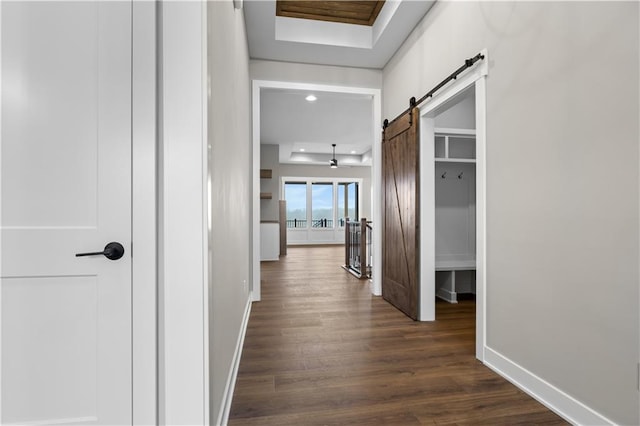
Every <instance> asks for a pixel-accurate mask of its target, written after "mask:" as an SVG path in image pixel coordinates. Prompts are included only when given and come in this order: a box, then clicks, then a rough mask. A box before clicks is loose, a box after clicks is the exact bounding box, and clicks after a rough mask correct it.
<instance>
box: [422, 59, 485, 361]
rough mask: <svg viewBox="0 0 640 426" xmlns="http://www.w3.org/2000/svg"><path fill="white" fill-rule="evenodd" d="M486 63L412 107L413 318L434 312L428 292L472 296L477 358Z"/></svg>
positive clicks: (480, 349)
mask: <svg viewBox="0 0 640 426" xmlns="http://www.w3.org/2000/svg"><path fill="white" fill-rule="evenodd" d="M483 54H484V55H485V57H486V52H483ZM487 63H488V61H487V60H485V61H482V63H481V64H480V65H479V66H478V67H477V68H475V69H473V70H471V71H470V72H469V73H468V74H465V75H464V76H463V77H460V78H458V79H457V80H456V81H455V82H454V83H453V84H451V86H449V87H448V88H446V89H444V90H443V91H442V92H440V93H439V94H438V95H436V96H434V97H433V98H432V99H431V100H430V101H428V102H427V103H426V104H424V105H422V106H421V107H420V108H421V111H420V115H421V118H420V144H421V149H420V170H421V175H420V187H421V188H422V190H421V197H420V212H421V214H420V221H421V224H422V227H421V231H420V240H421V241H422V245H421V252H420V265H421V266H420V277H421V279H420V320H421V321H433V320H435V319H436V299H438V300H444V301H445V303H457V302H458V300H459V299H461V298H465V299H466V298H470V299H472V300H475V318H476V321H475V323H476V324H475V352H476V358H478V359H479V360H481V361H482V360H484V347H485V340H486V332H485V318H486V303H485V300H486V292H485V283H486V260H485V256H486V247H485V241H486V220H485V217H486V166H485V164H486V163H485V152H486V106H485V105H486V84H485V76H486V75H487V71H488V69H487Z"/></svg>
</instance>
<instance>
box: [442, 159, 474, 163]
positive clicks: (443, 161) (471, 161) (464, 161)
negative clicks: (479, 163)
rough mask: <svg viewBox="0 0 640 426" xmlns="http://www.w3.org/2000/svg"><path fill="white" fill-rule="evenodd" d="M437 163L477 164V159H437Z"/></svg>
mask: <svg viewBox="0 0 640 426" xmlns="http://www.w3.org/2000/svg"><path fill="white" fill-rule="evenodd" d="M435 161H436V163H475V162H476V159H475V158H435Z"/></svg>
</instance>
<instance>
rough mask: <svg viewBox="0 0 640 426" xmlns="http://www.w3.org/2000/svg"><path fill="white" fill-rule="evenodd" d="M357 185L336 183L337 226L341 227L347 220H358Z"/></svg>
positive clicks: (353, 183)
mask: <svg viewBox="0 0 640 426" xmlns="http://www.w3.org/2000/svg"><path fill="white" fill-rule="evenodd" d="M358 216H359V215H358V184H357V183H356V182H340V183H338V226H340V227H343V226H344V223H345V221H346V219H347V218H349V220H358Z"/></svg>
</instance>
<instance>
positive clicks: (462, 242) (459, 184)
mask: <svg viewBox="0 0 640 426" xmlns="http://www.w3.org/2000/svg"><path fill="white" fill-rule="evenodd" d="M474 102H475V99H474V98H473V97H468V98H467V99H465V100H463V101H462V102H460V103H459V104H458V105H456V106H454V107H453V108H451V109H450V110H448V111H445V113H443V115H442V116H441V117H437V118H436V129H435V141H434V142H435V144H434V150H435V152H434V161H435V167H434V169H435V269H436V272H435V273H436V277H435V285H436V296H437V297H438V298H440V299H443V300H446V301H447V302H450V303H457V302H458V298H463V297H465V298H474V297H475V293H476V136H475V130H474V129H473V128H472V127H475V109H474V106H473V103H474ZM454 117H455V120H451V118H454ZM439 122H440V123H444V124H448V125H454V126H455V125H457V124H460V123H464V124H462V125H461V126H460V127H447V128H443V127H438V124H440V123H439ZM462 127H464V128H462Z"/></svg>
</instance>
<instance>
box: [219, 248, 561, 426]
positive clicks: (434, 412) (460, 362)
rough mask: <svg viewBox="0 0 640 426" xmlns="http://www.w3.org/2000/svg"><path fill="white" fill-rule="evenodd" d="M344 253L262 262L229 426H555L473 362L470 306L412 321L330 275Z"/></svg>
mask: <svg viewBox="0 0 640 426" xmlns="http://www.w3.org/2000/svg"><path fill="white" fill-rule="evenodd" d="M343 250H344V249H343V247H342V246H326V247H290V248H289V249H288V251H289V254H288V255H287V256H286V257H283V258H281V260H280V261H279V262H263V263H262V301H261V302H258V303H254V304H253V307H252V312H251V318H250V321H249V325H248V328H247V334H246V339H245V343H244V349H243V353H242V360H241V362H240V369H239V373H238V380H237V383H236V387H235V392H234V397H233V405H232V407H231V413H230V420H229V424H230V425H316V424H322V425H325V424H336V425H337V424H341V425H353V424H360V425H430V424H454V423H455V424H491V425H496V424H509V425H513V424H565V422H564V421H563V420H562V419H561V418H559V417H558V416H556V415H555V414H554V413H552V412H551V411H549V410H548V409H546V408H545V407H544V406H542V405H541V404H539V403H538V402H537V401H535V400H534V399H532V398H530V397H529V396H527V395H526V394H524V393H523V392H521V391H520V390H519V389H517V388H516V387H515V386H513V385H511V384H510V383H508V382H507V381H506V380H504V379H502V378H501V377H499V376H498V375H497V374H495V373H493V372H492V371H491V370H489V369H488V368H486V367H484V366H483V365H482V364H481V363H480V362H478V361H477V360H476V359H475V357H474V320H475V314H474V311H475V303H474V302H473V301H462V302H461V303H459V304H457V305H451V304H448V303H445V302H442V303H440V302H439V303H437V304H436V306H437V318H438V320H437V321H435V322H432V323H419V322H414V321H412V320H410V319H409V318H407V317H406V316H404V315H403V314H402V313H400V312H399V311H397V310H396V309H395V308H393V307H392V306H390V305H389V304H387V303H386V302H385V301H384V300H383V299H382V298H380V297H372V296H371V294H370V291H369V285H368V282H367V281H364V280H363V281H360V280H357V279H356V278H354V277H353V276H351V275H350V274H348V273H347V272H345V271H344V270H343V269H342V268H341V267H340V265H341V264H342V263H344V252H343Z"/></svg>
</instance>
